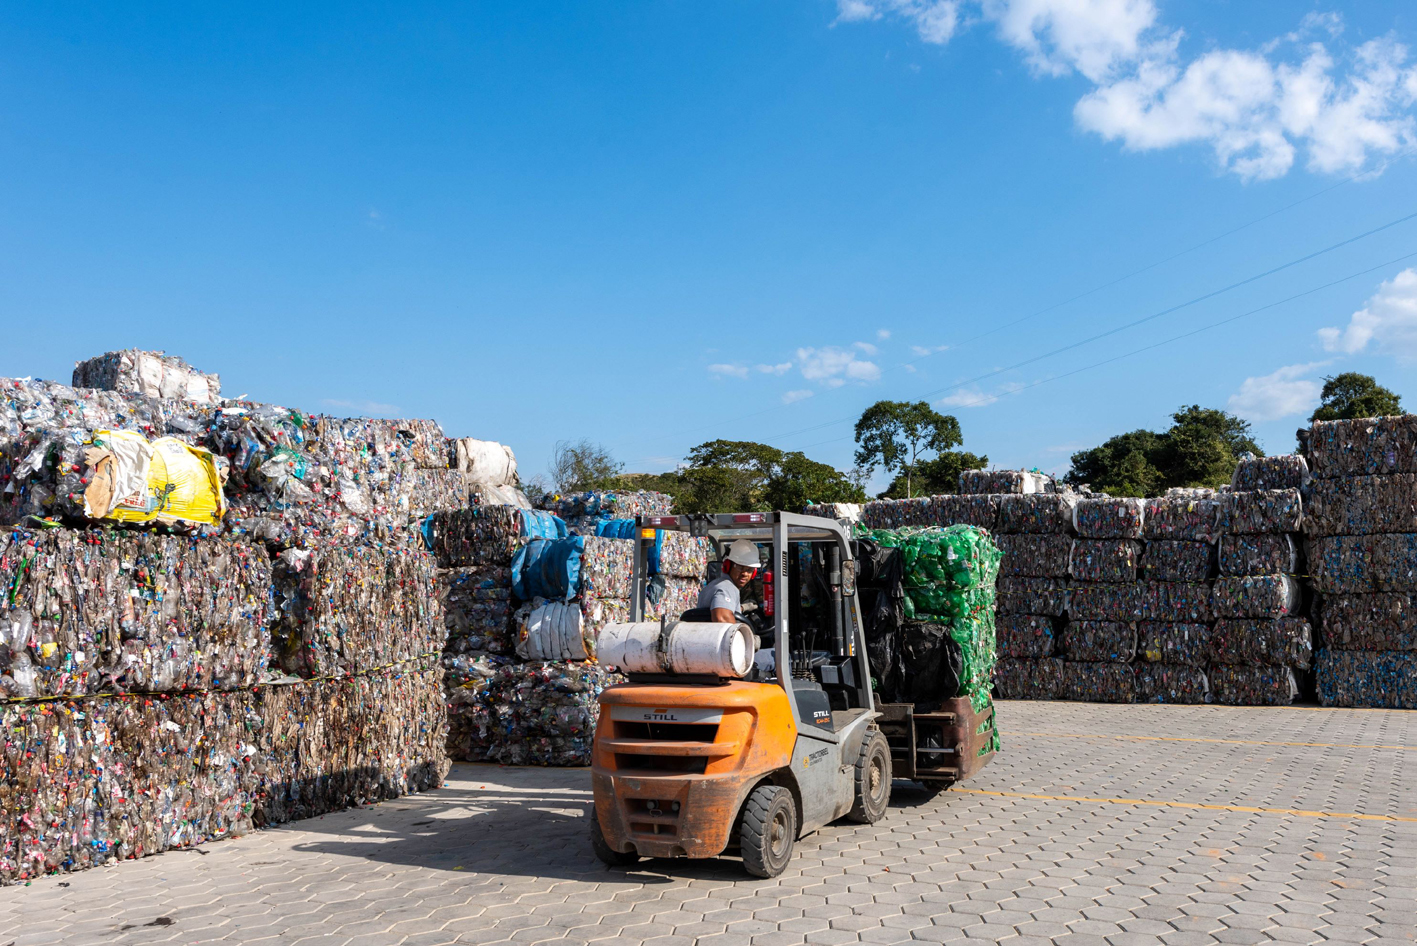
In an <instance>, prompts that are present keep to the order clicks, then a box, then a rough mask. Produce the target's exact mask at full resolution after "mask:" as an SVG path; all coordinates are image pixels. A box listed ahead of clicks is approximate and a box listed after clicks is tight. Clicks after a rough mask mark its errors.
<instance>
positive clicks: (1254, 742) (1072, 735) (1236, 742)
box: [1004, 731, 1417, 752]
mask: <svg viewBox="0 0 1417 946" xmlns="http://www.w3.org/2000/svg"><path fill="white" fill-rule="evenodd" d="M1004 735H1010V736H1042V737H1045V738H1048V739H1136V740H1144V741H1147V742H1216V743H1222V744H1224V745H1229V746H1302V747H1304V748H1306V749H1400V750H1402V751H1404V752H1417V746H1383V745H1360V744H1356V743H1346V742H1264V741H1261V740H1258V739H1200V738H1196V737H1192V736H1103V735H1098V734H1096V733H1076V732H1007V731H1005V733H1004Z"/></svg>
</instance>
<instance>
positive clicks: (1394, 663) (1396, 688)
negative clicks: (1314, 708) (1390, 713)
mask: <svg viewBox="0 0 1417 946" xmlns="http://www.w3.org/2000/svg"><path fill="white" fill-rule="evenodd" d="M1315 663H1316V668H1317V672H1316V673H1315V678H1316V680H1317V681H1318V694H1319V702H1320V703H1322V704H1323V705H1324V706H1373V707H1384V708H1388V709H1417V654H1415V653H1411V652H1405V653H1403V652H1396V651H1367V650H1333V649H1329V648H1325V649H1323V650H1321V651H1319V653H1318V657H1317V659H1316V661H1315Z"/></svg>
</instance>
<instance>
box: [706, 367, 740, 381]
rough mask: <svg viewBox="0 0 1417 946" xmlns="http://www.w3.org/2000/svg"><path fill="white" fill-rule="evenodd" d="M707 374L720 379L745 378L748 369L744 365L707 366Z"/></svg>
mask: <svg viewBox="0 0 1417 946" xmlns="http://www.w3.org/2000/svg"><path fill="white" fill-rule="evenodd" d="M708 370H709V374H715V375H718V376H719V377H720V378H746V377H748V369H747V367H746V366H744V365H709V366H708Z"/></svg>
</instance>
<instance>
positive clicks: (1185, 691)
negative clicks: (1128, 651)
mask: <svg viewBox="0 0 1417 946" xmlns="http://www.w3.org/2000/svg"><path fill="white" fill-rule="evenodd" d="M1136 671H1137V673H1136V690H1135V696H1136V701H1137V702H1138V703H1209V702H1210V699H1211V694H1210V678H1209V677H1207V676H1206V672H1205V670H1203V669H1201V668H1200V667H1193V666H1189V665H1186V664H1169V663H1144V664H1138V665H1137V668H1136Z"/></svg>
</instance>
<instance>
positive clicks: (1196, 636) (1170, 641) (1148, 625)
mask: <svg viewBox="0 0 1417 946" xmlns="http://www.w3.org/2000/svg"><path fill="white" fill-rule="evenodd" d="M1210 629H1211V626H1210V625H1209V624H1178V623H1175V622H1171V621H1142V622H1140V623H1139V624H1138V625H1137V656H1138V657H1140V658H1141V659H1142V660H1143V661H1145V662H1147V663H1159V664H1168V665H1171V666H1174V667H1191V668H1194V669H1197V670H1202V671H1203V670H1204V669H1205V666H1206V664H1208V663H1209V662H1210Z"/></svg>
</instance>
